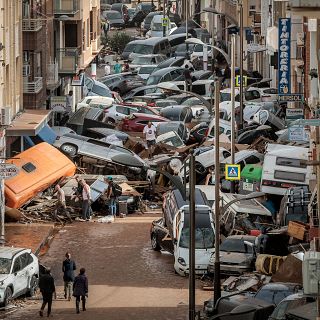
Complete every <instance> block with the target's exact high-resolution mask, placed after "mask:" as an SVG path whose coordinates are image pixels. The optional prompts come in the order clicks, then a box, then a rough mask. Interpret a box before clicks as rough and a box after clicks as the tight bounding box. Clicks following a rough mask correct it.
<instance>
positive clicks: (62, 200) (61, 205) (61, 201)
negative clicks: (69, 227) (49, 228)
mask: <svg viewBox="0 0 320 320" xmlns="http://www.w3.org/2000/svg"><path fill="white" fill-rule="evenodd" d="M54 190H55V191H56V196H57V200H58V201H57V204H56V206H55V209H54V215H55V218H56V217H57V215H58V213H62V214H63V215H65V216H67V217H68V218H69V220H70V221H71V222H72V218H71V216H70V214H69V212H68V211H67V206H66V197H65V194H64V191H63V190H62V189H61V187H60V185H59V184H57V185H56V186H55V188H54Z"/></svg>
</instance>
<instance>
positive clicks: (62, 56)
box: [57, 47, 81, 74]
mask: <svg viewBox="0 0 320 320" xmlns="http://www.w3.org/2000/svg"><path fill="white" fill-rule="evenodd" d="M80 53H81V50H80V47H79V48H58V49H57V60H58V64H59V73H65V74H74V73H77V69H78V65H79V55H80Z"/></svg>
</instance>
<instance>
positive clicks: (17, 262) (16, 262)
mask: <svg viewBox="0 0 320 320" xmlns="http://www.w3.org/2000/svg"><path fill="white" fill-rule="evenodd" d="M20 270H22V265H21V260H20V257H17V258H16V259H15V260H14V263H13V269H12V272H13V273H16V272H19V271H20Z"/></svg>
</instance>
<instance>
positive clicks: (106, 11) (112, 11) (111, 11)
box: [103, 10, 120, 14]
mask: <svg viewBox="0 0 320 320" xmlns="http://www.w3.org/2000/svg"><path fill="white" fill-rule="evenodd" d="M114 12H117V13H120V12H119V11H117V10H105V11H103V13H106V14H108V13H114Z"/></svg>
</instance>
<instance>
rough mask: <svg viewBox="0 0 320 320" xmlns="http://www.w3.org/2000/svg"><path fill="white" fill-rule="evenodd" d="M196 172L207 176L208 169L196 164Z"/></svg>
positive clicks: (198, 163)
mask: <svg viewBox="0 0 320 320" xmlns="http://www.w3.org/2000/svg"><path fill="white" fill-rule="evenodd" d="M196 172H197V173H198V174H200V175H205V174H206V173H207V169H206V168H205V167H204V166H203V165H202V164H201V163H200V162H196Z"/></svg>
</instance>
